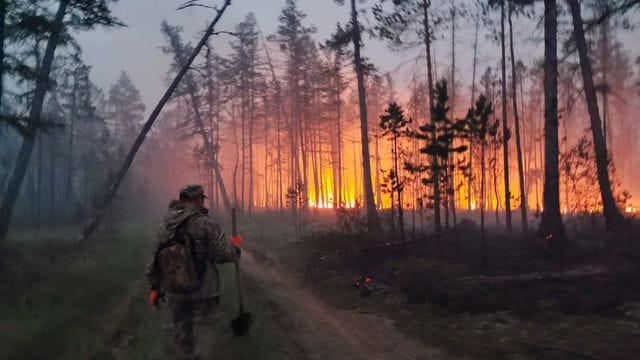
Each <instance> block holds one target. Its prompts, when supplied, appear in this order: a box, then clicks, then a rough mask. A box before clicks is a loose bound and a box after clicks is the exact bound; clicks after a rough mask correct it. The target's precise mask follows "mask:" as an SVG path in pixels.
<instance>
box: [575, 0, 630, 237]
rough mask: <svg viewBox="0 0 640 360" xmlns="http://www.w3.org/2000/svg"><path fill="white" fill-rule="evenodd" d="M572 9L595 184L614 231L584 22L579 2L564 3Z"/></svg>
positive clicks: (617, 219)
mask: <svg viewBox="0 0 640 360" xmlns="http://www.w3.org/2000/svg"><path fill="white" fill-rule="evenodd" d="M567 2H568V4H569V7H570V8H571V16H572V18H573V36H574V40H575V43H576V48H577V49H578V55H579V57H580V69H581V71H582V82H583V85H584V94H585V98H586V102H587V109H588V110H589V118H590V119H591V132H592V134H593V145H594V149H595V154H596V165H597V170H598V171H597V173H598V185H599V186H600V194H601V196H602V205H603V208H604V218H605V221H606V223H607V228H608V229H610V230H611V229H615V228H616V227H619V226H620V225H621V224H622V215H621V214H620V211H619V209H618V207H617V206H616V202H615V199H614V198H613V191H612V190H611V180H610V178H609V170H608V168H609V159H608V155H607V148H606V143H605V138H604V134H603V132H602V121H601V118H600V109H599V107H598V97H597V95H596V89H595V85H594V81H593V71H592V68H591V60H590V59H589V53H588V49H587V42H586V40H585V35H584V22H583V20H582V13H581V8H580V3H579V2H578V1H577V0H567Z"/></svg>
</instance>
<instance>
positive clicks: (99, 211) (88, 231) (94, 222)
mask: <svg viewBox="0 0 640 360" xmlns="http://www.w3.org/2000/svg"><path fill="white" fill-rule="evenodd" d="M230 4H231V0H226V1H225V2H224V5H223V6H222V8H220V10H218V11H217V14H216V17H215V18H214V19H213V21H212V22H211V24H210V25H209V27H208V28H207V30H206V31H205V33H204V35H203V37H202V39H201V40H200V42H199V43H198V45H197V46H196V47H195V49H194V50H193V52H192V53H191V55H190V56H189V58H188V59H187V61H186V63H185V64H184V65H183V66H182V68H181V69H180V71H179V72H178V74H177V75H176V77H175V78H174V79H173V82H171V85H170V86H169V88H168V89H167V91H166V92H165V93H164V95H163V96H162V98H161V99H160V101H159V102H158V105H156V107H155V109H153V112H151V115H150V116H149V119H148V120H147V122H146V123H145V124H144V126H143V127H142V129H141V130H140V133H138V136H137V137H136V140H135V141H134V143H133V145H131V149H130V150H129V153H128V154H127V157H126V158H125V161H124V163H123V164H122V166H121V167H120V170H119V171H118V173H117V174H116V176H115V178H114V180H113V182H112V183H111V185H110V186H109V188H108V190H107V192H106V194H105V196H104V199H103V201H102V203H101V204H100V205H99V206H98V207H97V208H96V211H95V214H94V216H93V218H92V219H91V220H90V221H89V223H88V224H87V225H86V226H85V227H84V229H83V231H82V234H81V235H80V236H79V238H78V241H83V240H85V239H87V238H88V237H89V236H91V235H92V234H93V233H94V232H95V230H96V229H97V228H98V225H100V222H101V221H102V219H103V218H104V215H105V213H106V210H107V207H108V206H109V204H110V203H111V201H112V200H113V198H114V197H115V195H116V192H117V191H118V188H119V187H120V184H121V183H122V180H123V179H124V176H125V175H126V174H127V171H128V170H129V167H131V163H133V159H134V158H135V157H136V154H137V153H138V150H139V149H140V147H141V146H142V143H143V142H144V139H145V137H146V136H147V133H148V132H149V130H151V126H152V125H153V123H154V122H155V121H156V119H157V118H158V115H159V114H160V111H161V110H162V108H163V107H164V105H165V104H166V103H167V102H168V101H169V99H170V98H171V95H172V94H173V92H174V91H175V89H176V88H177V87H178V84H179V83H180V81H181V80H182V78H183V77H184V75H185V74H186V73H187V71H188V70H189V68H190V67H191V63H193V60H194V59H195V58H196V56H198V54H199V53H200V50H202V47H203V46H204V45H205V43H206V42H207V39H209V37H210V36H211V34H212V33H213V28H214V27H215V25H216V24H217V23H218V20H220V18H221V17H222V14H223V13H224V11H225V10H226V8H227V7H228V6H229V5H230ZM212 162H213V164H212V165H216V166H215V167H214V170H215V171H216V179H217V180H218V185H219V186H220V191H221V193H222V198H223V202H224V205H225V209H226V210H227V211H230V210H231V204H230V203H229V198H228V196H227V194H226V191H224V184H223V183H222V176H221V174H220V169H219V168H218V166H217V165H218V164H217V162H216V161H215V160H213V159H212Z"/></svg>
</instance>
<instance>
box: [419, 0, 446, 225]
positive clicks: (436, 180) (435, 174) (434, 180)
mask: <svg viewBox="0 0 640 360" xmlns="http://www.w3.org/2000/svg"><path fill="white" fill-rule="evenodd" d="M429 6H430V2H429V1H427V0H423V1H422V10H423V16H424V19H423V23H422V26H423V28H424V45H425V47H426V51H427V52H426V54H427V86H428V87H429V112H431V110H432V109H433V105H434V104H433V66H432V64H431V26H430V25H429ZM429 117H430V118H431V126H433V130H432V132H431V137H432V138H433V139H434V140H433V141H435V137H436V128H435V125H436V122H435V118H434V117H433V116H431V115H430V116H429ZM431 169H432V176H431V185H432V186H433V222H434V230H435V232H436V233H440V232H442V225H441V220H440V166H439V165H438V156H437V155H435V154H434V155H432V156H431Z"/></svg>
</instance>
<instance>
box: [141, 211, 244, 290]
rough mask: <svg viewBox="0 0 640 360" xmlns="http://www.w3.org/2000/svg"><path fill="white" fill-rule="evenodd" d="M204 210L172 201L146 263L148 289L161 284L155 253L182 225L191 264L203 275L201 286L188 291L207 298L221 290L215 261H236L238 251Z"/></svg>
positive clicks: (156, 287) (155, 287)
mask: <svg viewBox="0 0 640 360" xmlns="http://www.w3.org/2000/svg"><path fill="white" fill-rule="evenodd" d="M207 214H208V210H207V209H200V210H197V209H188V208H185V207H184V206H182V204H180V203H179V202H177V201H175V200H174V201H172V202H171V204H170V205H169V211H168V212H167V214H166V215H165V217H164V219H163V222H162V225H161V226H160V229H159V230H158V236H157V240H156V242H155V244H154V248H153V253H152V256H151V260H150V261H149V264H148V265H147V271H146V276H147V279H148V280H149V285H150V286H151V289H153V290H157V289H159V288H160V280H161V279H160V278H159V274H158V271H157V268H156V264H155V259H156V254H157V252H158V251H159V250H160V248H161V247H162V246H163V245H164V243H165V242H166V241H167V240H168V239H171V235H170V234H172V233H174V232H176V231H177V229H178V227H179V226H181V227H182V228H181V229H180V231H181V232H182V233H184V234H187V235H188V236H189V237H190V239H191V244H192V247H193V260H194V264H195V265H196V269H197V270H198V272H199V273H200V274H201V275H202V283H201V285H200V288H199V289H198V290H196V291H194V293H193V294H188V295H189V296H190V297H202V298H209V297H214V296H218V295H219V294H220V292H219V291H220V290H219V288H220V285H219V277H218V270H217V269H216V267H215V264H216V263H218V264H220V263H225V262H233V261H236V260H237V258H238V254H237V253H236V250H235V248H234V246H233V245H231V244H230V243H229V242H227V240H226V239H225V236H224V233H223V232H222V230H221V229H220V227H219V226H218V225H217V224H215V223H214V222H213V221H212V220H211V218H210V217H209V216H208V215H207Z"/></svg>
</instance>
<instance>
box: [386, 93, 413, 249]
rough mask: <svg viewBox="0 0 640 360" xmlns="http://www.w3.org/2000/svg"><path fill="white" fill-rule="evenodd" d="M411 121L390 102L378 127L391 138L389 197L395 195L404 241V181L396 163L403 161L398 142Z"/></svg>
mask: <svg viewBox="0 0 640 360" xmlns="http://www.w3.org/2000/svg"><path fill="white" fill-rule="evenodd" d="M410 122H411V119H407V118H406V116H405V115H404V110H402V108H401V107H400V106H399V105H398V104H397V103H395V102H394V103H391V104H389V106H388V107H387V109H386V110H385V112H384V113H383V114H382V115H380V128H381V129H382V136H388V137H389V138H390V139H391V158H392V163H393V168H392V169H390V171H389V181H390V184H389V185H390V186H389V187H390V190H391V195H392V196H391V197H392V199H393V194H394V193H395V194H396V195H397V206H398V222H399V226H400V239H401V240H402V242H405V234H404V212H403V208H402V191H403V190H404V181H403V180H402V178H401V176H400V167H399V166H398V164H399V163H400V162H401V161H403V156H402V154H403V153H402V148H401V144H399V142H400V141H401V140H402V138H403V137H405V136H407V135H409V129H408V128H407V126H408V125H409V123H410Z"/></svg>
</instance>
